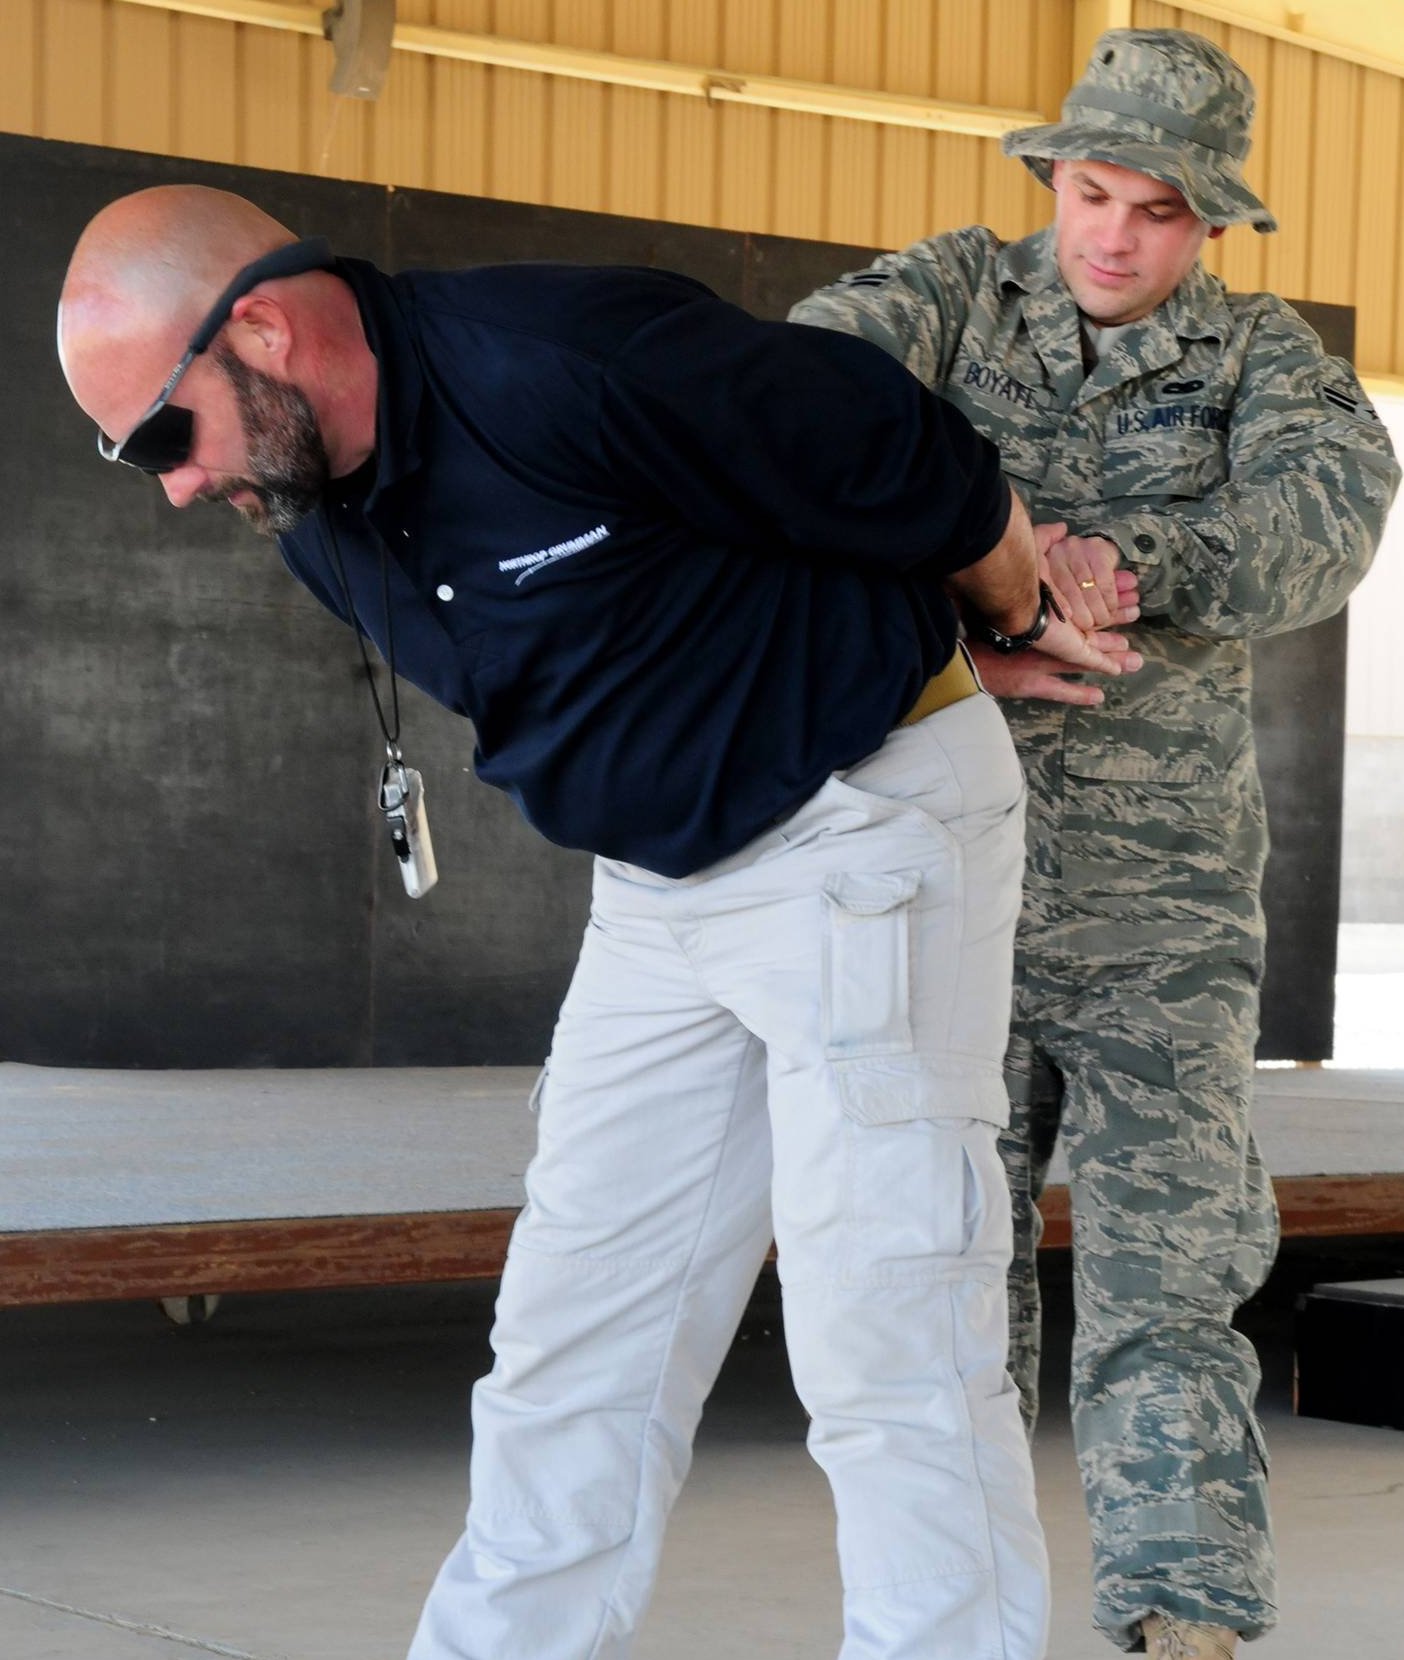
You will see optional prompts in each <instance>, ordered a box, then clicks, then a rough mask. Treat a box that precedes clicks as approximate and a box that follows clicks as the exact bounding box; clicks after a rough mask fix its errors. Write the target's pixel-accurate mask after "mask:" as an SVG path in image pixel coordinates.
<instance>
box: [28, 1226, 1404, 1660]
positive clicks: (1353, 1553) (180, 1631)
mask: <svg viewBox="0 0 1404 1660" xmlns="http://www.w3.org/2000/svg"><path fill="white" fill-rule="evenodd" d="M1391 1269H1393V1270H1396V1271H1397V1270H1399V1269H1404V1250H1401V1248H1399V1247H1397V1246H1396V1247H1392V1248H1381V1249H1378V1250H1377V1251H1376V1252H1375V1253H1374V1254H1373V1255H1372V1256H1367V1257H1366V1258H1364V1259H1361V1258H1360V1257H1358V1256H1356V1257H1353V1258H1352V1259H1351V1260H1350V1261H1349V1262H1345V1261H1341V1262H1328V1261H1322V1260H1320V1259H1319V1258H1318V1257H1314V1258H1312V1259H1306V1258H1303V1257H1302V1256H1300V1254H1297V1255H1294V1254H1292V1253H1289V1255H1288V1258H1287V1259H1286V1261H1285V1262H1284V1264H1283V1265H1282V1267H1281V1268H1280V1269H1279V1272H1278V1274H1277V1275H1276V1276H1275V1278H1274V1281H1273V1284H1272V1286H1270V1287H1269V1290H1268V1292H1267V1293H1266V1294H1265V1295H1264V1297H1262V1298H1260V1299H1259V1300H1258V1302H1257V1303H1256V1304H1255V1305H1254V1306H1253V1307H1252V1308H1251V1309H1250V1310H1249V1312H1248V1317H1247V1323H1248V1327H1249V1329H1250V1330H1251V1331H1252V1332H1253V1335H1254V1337H1255V1339H1256V1340H1257V1341H1258V1343H1259V1346H1260V1349H1261V1350H1262V1352H1263V1354H1264V1357H1265V1364H1266V1367H1267V1383H1266V1386H1265V1400H1264V1408H1265V1417H1266V1421H1267V1425H1268V1431H1269V1438H1270V1440H1271V1442H1272V1448H1273V1455H1274V1477H1273V1479H1274V1491H1275V1494H1276V1508H1277V1518H1278V1530H1279V1535H1280V1544H1281V1552H1282V1558H1283V1602H1284V1610H1283V1624H1282V1626H1281V1628H1280V1630H1279V1631H1278V1633H1276V1634H1275V1635H1273V1636H1272V1637H1270V1638H1268V1639H1266V1640H1265V1641H1264V1642H1262V1643H1260V1644H1258V1645H1256V1647H1255V1650H1254V1651H1253V1652H1254V1654H1255V1660H1256V1657H1257V1656H1261V1660H1337V1657H1341V1656H1350V1657H1351V1660H1398V1657H1399V1655H1400V1654H1401V1653H1404V1635H1402V1634H1404V1572H1401V1564H1402V1563H1404V1548H1401V1547H1404V1434H1401V1433H1400V1432H1398V1431H1392V1430H1386V1429H1365V1428H1358V1427H1353V1426H1349V1425H1344V1424H1334V1423H1326V1422H1319V1421H1312V1420H1308V1419H1300V1418H1294V1417H1292V1416H1291V1414H1290V1369H1291V1352H1290V1342H1291V1317H1292V1302H1293V1296H1294V1293H1295V1291H1296V1290H1297V1289H1299V1288H1300V1286H1302V1285H1304V1284H1309V1283H1312V1282H1313V1281H1314V1280H1317V1279H1323V1278H1325V1279H1330V1278H1356V1277H1366V1276H1369V1275H1378V1274H1380V1273H1383V1272H1386V1271H1389V1270H1391ZM1049 1270H1050V1317H1051V1323H1052V1326H1053V1329H1054V1339H1053V1345H1052V1353H1051V1355H1050V1359H1049V1365H1048V1374H1049V1376H1048V1383H1049V1399H1050V1403H1051V1404H1050V1408H1049V1410H1048V1413H1047V1416H1046V1420H1045V1423H1044V1425H1043V1427H1042V1428H1041V1430H1040V1434H1039V1439H1038V1447H1037V1453H1038V1464H1039V1476H1040V1490H1041V1502H1042V1506H1043V1513H1044V1519H1045V1524H1046V1526H1047V1530H1048V1534H1049V1538H1050V1545H1051V1552H1052V1558H1053V1563H1054V1573H1055V1596H1056V1616H1055V1624H1054V1635H1053V1642H1052V1646H1051V1649H1050V1655H1051V1656H1052V1660H1074V1657H1077V1656H1082V1655H1088V1656H1096V1655H1100V1654H1107V1655H1110V1654H1112V1653H1113V1652H1114V1651H1113V1650H1112V1649H1111V1648H1109V1647H1108V1646H1107V1645H1106V1644H1105V1643H1104V1642H1103V1641H1102V1640H1101V1639H1100V1638H1097V1637H1095V1636H1094V1635H1092V1634H1091V1633H1090V1632H1089V1631H1088V1630H1087V1629H1086V1615H1085V1608H1086V1604H1087V1598H1088V1553H1087V1547H1086V1542H1085V1529H1084V1525H1083V1521H1082V1512H1081V1505H1080V1499H1079V1496H1078V1492H1077V1485H1076V1472H1075V1469H1074V1466H1073V1460H1072V1452H1071V1445H1070V1441H1069V1435H1068V1425H1067V1414H1066V1411H1065V1410H1064V1409H1063V1408H1062V1407H1061V1405H1060V1404H1059V1403H1060V1400H1061V1395H1062V1389H1063V1377H1064V1376H1065V1365H1066V1363H1065V1359H1064V1358H1063V1351H1064V1350H1065V1346H1066V1337H1067V1324H1068V1315H1067V1304H1068V1298H1067V1289H1066V1285H1065V1283H1064V1280H1065V1266H1064V1265H1060V1263H1059V1262H1058V1261H1057V1259H1050V1263H1049ZM489 1307H490V1288H486V1287H472V1286H469V1287H454V1288H441V1287H427V1288H415V1289H412V1290H400V1291H384V1292H364V1293H362V1292H356V1293H323V1294H299V1295H283V1296H265V1297H246V1298H239V1299H227V1300H226V1301H225V1302H224V1303H223V1304H222V1305H221V1307H220V1308H219V1310H218V1312H217V1314H216V1315H215V1317H214V1319H213V1320H212V1321H211V1322H210V1323H208V1324H206V1325H204V1326H200V1327H193V1328H185V1329H182V1328H178V1327H175V1326H173V1325H171V1324H169V1323H168V1322H167V1321H166V1320H165V1319H164V1317H163V1315H162V1314H161V1313H160V1311H159V1309H158V1308H157V1307H156V1306H155V1305H150V1304H106V1305H95V1306H87V1307H79V1306H75V1307H68V1308H42V1309H19V1310H5V1311H3V1312H0V1400H2V1401H3V1402H4V1408H3V1415H2V1421H0V1655H4V1656H6V1657H9V1656H14V1657H16V1660H19V1657H23V1660H177V1657H178V1656H179V1655H180V1654H182V1653H185V1654H189V1655H192V1656H195V1655H200V1654H215V1655H224V1656H230V1657H234V1660H396V1657H398V1656H401V1655H402V1654H403V1652H404V1648H405V1644H406V1641H407V1639H408V1636H409V1633H410V1630H411V1628H412V1626H413V1622H414V1620H415V1617H416V1614H417V1610H418V1606H419V1602H420V1599H421V1597H422V1595H423V1593H424V1590H425V1588H426V1586H427V1584H428V1581H429V1579H430V1577H431V1575H432V1573H433V1571H434V1569H435V1568H436V1567H437V1564H438V1561H439V1559H440V1557H441V1556H442V1554H443V1552H444V1550H445V1549H446V1548H447V1547H448V1545H449V1544H450V1543H451V1542H452V1539H453V1538H454V1536H455V1535H456V1533H457V1529H458V1523H459V1518H460V1514H461V1505H462V1498H463V1491H462V1489H463V1481H464V1469H465V1464H464V1455H465V1443H466V1432H465V1423H464V1397H465V1390H466V1385H467V1382H468V1380H469V1379H470V1378H471V1377H472V1376H474V1375H475V1374H476V1373H477V1372H478V1371H479V1369H480V1368H482V1367H483V1366H484V1365H485V1363H486V1359H487V1344H486V1337H487V1327H488V1317H489ZM773 1315H774V1308H773V1303H772V1301H771V1299H770V1296H769V1295H768V1294H765V1293H764V1292H763V1294H761V1295H759V1296H758V1298H757V1300H756V1302H755V1303H754V1304H753V1307H752V1311H751V1314H750V1315H749V1316H748V1319H747V1322H746V1325H745V1326H744V1327H743V1336H742V1339H741V1340H740V1341H739V1342H738V1343H737V1345H736V1347H735V1348H734V1349H733V1351H732V1354H731V1356H730V1358H729V1359H728V1362H727V1365H726V1368H725V1370H724V1372H723V1375H722V1379H721V1381H720V1383H719V1385H718V1388H717V1391H716V1393H715V1395H714V1398H713V1401H712V1403H711V1404H710V1405H709V1408H708V1411H707V1415H706V1418H705V1420H704V1425H703V1430H702V1434H701V1436H700V1439H699V1443H698V1453H697V1460H696V1465H695V1468H694V1471H693V1475H692V1478H691V1480H690V1482H689V1484H688V1487H687V1489H686V1491H685V1493H684V1495H683V1498H682V1500H681V1502H680V1504H679V1507H678V1510H677V1513H676V1516H675V1520H674V1524H673V1529H672V1532H671V1535H670V1539H669V1546H668V1551H667V1556H666V1561H665V1566H664V1572H663V1576H662V1582H661V1585H660V1587H659V1592H658V1596H657V1599H656V1601H655V1604H654V1609H653V1612H652V1615H651V1617H650V1621H649V1624H648V1627H647V1629H646V1633H645V1635H644V1637H643V1638H642V1640H641V1641H640V1643H639V1645H638V1649H637V1660H733V1657H735V1660H742V1657H745V1660H825V1657H826V1656H827V1657H831V1656H832V1655H833V1654H834V1653H835V1651H836V1649H837V1646H838V1645H837V1639H836V1631H837V1617H838V1614H837V1597H836V1593H835V1590H834V1586H833V1583H832V1574H831V1570H830V1535H831V1522H830V1517H829V1511H828V1500H827V1493H826V1489H825V1487H824V1484H823V1481H822V1479H821V1478H820V1476H819V1475H818V1473H817V1471H816V1470H815V1469H814V1468H813V1466H812V1465H811V1464H810V1462H809V1460H808V1458H807V1457H806V1455H805V1452H804V1449H803V1437H804V1429H805V1424H804V1417H803V1414H802V1413H801V1411H800V1409H799V1408H798V1406H797V1405H796V1403H795V1400H794V1397H793V1394H792V1393H791V1389H790V1384H789V1378H788V1373H787V1370H786V1365H785V1360H784V1353H783V1348H782V1347H781V1345H780V1343H779V1342H778V1341H777V1339H776V1333H775V1327H776V1324H777V1322H776V1321H775V1319H774V1318H773ZM933 1660H935V1657H933Z"/></svg>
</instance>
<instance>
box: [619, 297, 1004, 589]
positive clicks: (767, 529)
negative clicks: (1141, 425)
mask: <svg viewBox="0 0 1404 1660" xmlns="http://www.w3.org/2000/svg"><path fill="white" fill-rule="evenodd" d="M600 432H601V438H602V443H603V447H604V452H605V455H606V458H607V461H608V464H609V466H610V468H611V470H612V472H613V473H614V476H615V478H616V479H617V480H618V481H619V483H620V484H621V485H622V486H623V487H624V488H625V489H626V490H627V491H628V492H630V493H633V494H641V495H642V496H643V497H644V498H645V499H647V500H652V501H656V502H657V503H658V504H659V505H660V507H662V508H664V509H665V510H667V511H668V512H670V513H671V514H673V515H674V516H676V517H679V518H681V519H683V520H684V521H685V522H687V523H689V524H691V525H692V526H694V527H696V528H697V529H700V530H702V531H704V532H706V533H708V534H711V535H715V536H717V537H719V538H722V539H725V540H727V541H731V542H734V543H737V544H740V545H747V546H762V547H769V548H773V549H775V550H777V551H788V552H792V553H797V554H803V555H807V556H810V557H813V556H816V555H817V556H833V557H837V558H859V559H870V560H875V561H881V562H884V563H887V564H890V565H892V566H895V567H897V568H900V569H911V568H914V567H916V566H919V565H920V566H923V567H925V570H924V572H923V574H932V573H936V572H940V573H944V572H949V571H955V570H959V569H961V568H962V567H963V566H965V565H968V564H972V563H973V562H974V561H976V560H977V559H980V558H982V557H983V556H984V555H985V554H986V553H988V552H989V550H990V549H991V548H992V547H993V546H994V545H995V543H996V542H997V541H998V540H999V538H1000V536H1001V535H1002V534H1003V532H1004V527H1005V524H1006V522H1007V520H1008V516H1009V492H1008V488H1007V486H1006V485H1005V484H1004V482H1003V480H1002V478H1001V476H1000V472H999V455H998V451H997V450H996V449H995V447H994V445H993V444H991V443H990V442H989V441H988V440H987V439H985V438H982V437H981V436H980V435H979V434H978V433H977V432H976V431H975V429H974V427H973V426H971V424H970V423H969V422H968V421H967V420H966V418H965V417H964V415H962V414H961V413H960V412H959V411H958V410H957V409H955V408H954V407H953V406H952V405H950V404H948V403H946V402H944V401H943V400H941V399H940V398H937V397H935V396H934V395H933V394H932V393H930V392H929V391H927V389H926V388H925V387H924V386H923V385H922V384H921V383H920V382H919V381H918V380H916V379H915V378H914V377H913V376H911V375H909V374H907V373H906V372H905V371H904V370H903V369H902V368H901V367H900V366H899V365H898V364H896V363H894V362H892V360H891V359H890V357H888V356H887V355H886V354H885V353H883V352H881V351H878V350H876V349H875V348H874V347H873V346H871V345H869V344H867V343H865V342H863V341H859V340H855V339H852V338H849V337H847V336H845V335H840V334H835V333H833V332H831V331H830V330H827V329H822V328H806V327H797V326H795V325H794V324H792V323H766V322H758V321H757V320H756V319H755V318H753V317H750V316H749V315H748V314H747V313H746V312H744V311H741V310H740V309H738V308H737V307H735V306H731V305H728V304H726V303H725V302H723V301H720V300H715V299H705V300H698V301H696V302H694V303H691V304H688V305H684V306H681V307H678V308H676V309H673V310H670V311H669V312H667V313H666V314H664V315H663V316H661V317H658V318H655V319H653V320H652V321H650V322H649V323H648V324H646V325H645V326H644V327H643V328H641V329H640V330H639V331H638V332H637V333H636V334H635V335H634V336H633V337H632V338H631V339H630V340H629V341H628V342H627V343H626V345H625V346H624V347H623V348H622V349H621V350H620V351H619V352H617V353H616V354H615V355H614V356H613V357H612V358H611V359H610V361H609V363H608V365H607V367H606V370H605V374H604V379H603V385H602V391H601V406H600Z"/></svg>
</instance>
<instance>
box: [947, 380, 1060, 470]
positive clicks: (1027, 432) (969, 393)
mask: <svg viewBox="0 0 1404 1660" xmlns="http://www.w3.org/2000/svg"><path fill="white" fill-rule="evenodd" d="M973 367H977V366H972V368H973ZM1005 378H1006V379H1008V377H1007V376H1006V377H1005ZM1013 384H1014V385H1015V386H1019V383H1018V382H1014V383H1013ZM941 392H942V395H943V396H944V397H945V398H946V399H947V400H948V401H949V402H951V403H953V404H955V406H956V407H957V408H958V409H959V410H960V412H961V414H963V415H965V416H967V417H968V418H969V420H970V422H971V424H972V425H973V426H974V428H975V430H976V431H977V432H982V433H983V434H984V435H985V437H986V438H989V439H991V440H992V441H993V442H994V443H995V444H997V445H998V446H999V464H1000V467H1001V468H1002V469H1003V471H1004V474H1005V476H1006V477H1007V478H1011V479H1014V480H1015V481H1016V482H1018V483H1020V484H1022V485H1023V486H1025V488H1024V489H1023V490H1022V491H1021V492H1020V494H1021V495H1023V496H1025V497H1026V498H1027V497H1029V496H1032V495H1036V494H1037V493H1038V486H1039V485H1040V484H1041V483H1042V482H1043V476H1044V474H1045V473H1046V472H1047V471H1048V463H1049V461H1050V459H1051V458H1052V455H1053V447H1054V445H1055V444H1056V442H1057V439H1058V422H1059V417H1058V415H1057V413H1056V412H1055V411H1052V410H1049V409H1044V408H1042V407H1041V404H1042V401H1043V400H1044V399H1046V397H1047V394H1046V393H1045V392H1042V391H1037V392H1035V391H1034V389H1031V388H1023V387H1020V392H1021V396H1020V397H1019V398H1007V397H1000V396H998V395H997V394H994V393H991V392H988V391H984V390H982V389H981V388H980V387H978V386H975V385H973V384H972V385H970V386H966V385H963V384H961V383H959V382H956V383H954V384H948V385H946V386H944V387H942V388H941Z"/></svg>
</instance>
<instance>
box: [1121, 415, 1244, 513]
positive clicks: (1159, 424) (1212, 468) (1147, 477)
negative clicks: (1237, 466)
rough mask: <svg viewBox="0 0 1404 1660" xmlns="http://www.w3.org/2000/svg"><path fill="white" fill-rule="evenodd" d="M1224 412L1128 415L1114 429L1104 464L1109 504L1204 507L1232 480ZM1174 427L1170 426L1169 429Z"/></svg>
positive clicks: (1123, 416)
mask: <svg viewBox="0 0 1404 1660" xmlns="http://www.w3.org/2000/svg"><path fill="white" fill-rule="evenodd" d="M1220 414H1221V412H1220V411H1218V410H1211V409H1203V408H1200V407H1199V406H1193V407H1191V408H1185V407H1182V406H1179V405H1163V406H1162V405H1157V406H1156V407H1154V408H1149V409H1143V408H1136V409H1129V410H1128V409H1122V410H1118V411H1116V412H1115V414H1114V415H1113V416H1112V417H1111V421H1110V423H1109V430H1108V433H1107V445H1106V454H1105V458H1104V460H1103V463H1102V496H1103V499H1104V500H1105V501H1108V502H1114V501H1125V500H1127V499H1137V500H1140V501H1141V502H1142V503H1146V504H1148V503H1151V502H1167V501H1201V500H1202V499H1203V498H1204V497H1205V496H1208V495H1212V494H1213V492H1214V491H1215V490H1217V489H1218V488H1219V486H1220V485H1221V484H1224V483H1226V482H1227V480H1228V443H1227V434H1226V433H1225V432H1223V431H1221V430H1218V429H1217V428H1216V427H1215V426H1214V425H1212V424H1204V425H1199V424H1196V423H1197V422H1200V421H1202V422H1205V423H1212V422H1214V421H1216V420H1217V419H1218V418H1219V416H1220ZM1164 423H1169V424H1164Z"/></svg>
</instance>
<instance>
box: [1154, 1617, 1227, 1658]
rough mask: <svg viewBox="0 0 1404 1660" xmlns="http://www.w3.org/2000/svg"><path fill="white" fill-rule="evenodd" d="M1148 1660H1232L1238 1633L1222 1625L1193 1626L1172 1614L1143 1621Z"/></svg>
mask: <svg viewBox="0 0 1404 1660" xmlns="http://www.w3.org/2000/svg"><path fill="white" fill-rule="evenodd" d="M1141 1634H1142V1635H1143V1636H1144V1637H1145V1639H1146V1660H1233V1651H1234V1648H1235V1646H1236V1645H1237V1643H1238V1633H1237V1632H1236V1631H1229V1630H1228V1629H1227V1628H1226V1627H1225V1626H1222V1625H1191V1624H1190V1623H1189V1621H1188V1620H1177V1619H1174V1618H1172V1617H1171V1616H1170V1615H1169V1614H1151V1615H1148V1616H1147V1618H1145V1619H1144V1620H1142V1621H1141Z"/></svg>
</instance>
